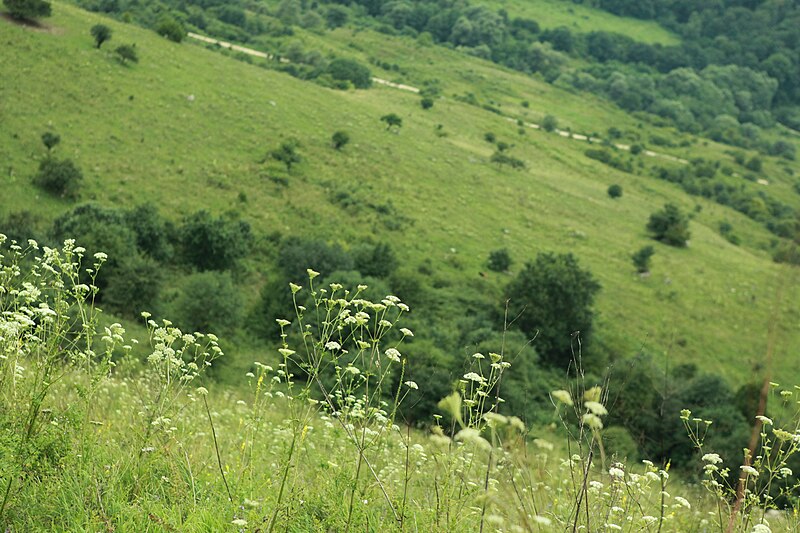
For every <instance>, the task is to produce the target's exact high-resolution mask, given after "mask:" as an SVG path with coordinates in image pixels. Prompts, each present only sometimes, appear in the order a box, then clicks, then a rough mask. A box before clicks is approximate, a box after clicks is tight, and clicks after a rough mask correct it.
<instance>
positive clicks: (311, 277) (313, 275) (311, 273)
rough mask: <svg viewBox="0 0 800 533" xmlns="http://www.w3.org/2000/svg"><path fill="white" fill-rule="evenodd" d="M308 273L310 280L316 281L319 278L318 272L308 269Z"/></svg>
mask: <svg viewBox="0 0 800 533" xmlns="http://www.w3.org/2000/svg"><path fill="white" fill-rule="evenodd" d="M306 273H308V279H314V278H316V277H317V276H319V272H317V271H316V270H312V269H310V268H307V269H306Z"/></svg>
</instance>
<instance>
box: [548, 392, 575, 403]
mask: <svg viewBox="0 0 800 533" xmlns="http://www.w3.org/2000/svg"><path fill="white" fill-rule="evenodd" d="M550 396H552V397H553V398H555V399H556V400H558V401H559V402H561V403H563V404H564V405H572V396H570V394H569V391H565V390H554V391H553V392H551V393H550Z"/></svg>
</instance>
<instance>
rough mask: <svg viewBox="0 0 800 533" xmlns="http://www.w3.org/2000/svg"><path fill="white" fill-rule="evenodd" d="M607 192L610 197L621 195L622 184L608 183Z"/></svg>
mask: <svg viewBox="0 0 800 533" xmlns="http://www.w3.org/2000/svg"><path fill="white" fill-rule="evenodd" d="M607 192H608V196H610V197H611V198H620V197H621V196H622V185H618V184H616V183H614V184H613V185H609V187H608V191H607Z"/></svg>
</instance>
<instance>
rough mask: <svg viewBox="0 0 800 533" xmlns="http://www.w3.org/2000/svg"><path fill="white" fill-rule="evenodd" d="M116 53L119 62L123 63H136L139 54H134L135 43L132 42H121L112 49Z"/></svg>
mask: <svg viewBox="0 0 800 533" xmlns="http://www.w3.org/2000/svg"><path fill="white" fill-rule="evenodd" d="M114 52H116V54H117V58H118V59H119V61H120V63H122V64H123V65H124V64H126V63H128V62H130V63H138V62H139V56H138V55H136V45H132V44H121V45H119V46H117V48H116V49H115V50H114Z"/></svg>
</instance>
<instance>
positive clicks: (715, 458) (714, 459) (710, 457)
mask: <svg viewBox="0 0 800 533" xmlns="http://www.w3.org/2000/svg"><path fill="white" fill-rule="evenodd" d="M703 461H704V462H706V463H711V464H714V465H715V464H719V463H721V462H722V457H720V456H719V454H716V453H707V454H705V455H704V456H703Z"/></svg>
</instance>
